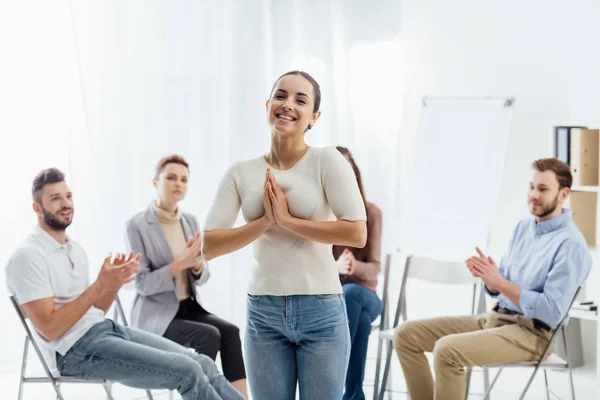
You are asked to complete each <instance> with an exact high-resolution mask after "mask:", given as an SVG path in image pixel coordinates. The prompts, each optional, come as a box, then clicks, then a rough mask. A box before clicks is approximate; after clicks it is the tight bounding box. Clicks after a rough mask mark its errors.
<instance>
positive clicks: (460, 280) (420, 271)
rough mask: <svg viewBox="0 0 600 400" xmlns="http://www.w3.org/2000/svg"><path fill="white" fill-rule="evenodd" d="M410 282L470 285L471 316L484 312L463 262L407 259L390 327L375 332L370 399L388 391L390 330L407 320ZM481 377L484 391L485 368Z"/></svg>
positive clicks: (479, 294) (480, 294) (476, 283)
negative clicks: (471, 290)
mask: <svg viewBox="0 0 600 400" xmlns="http://www.w3.org/2000/svg"><path fill="white" fill-rule="evenodd" d="M397 257H400V254H398V255H397ZM410 279H416V280H420V281H425V282H430V283H441V284H446V285H471V286H472V287H473V299H472V305H471V313H472V314H473V315H475V314H480V313H483V312H485V296H484V294H483V291H482V289H481V283H480V282H479V280H478V279H475V278H473V276H472V275H471V273H470V272H469V270H468V269H467V267H466V266H465V264H464V263H463V262H448V261H439V260H434V259H431V258H425V257H419V256H409V257H407V259H406V262H405V265H404V273H403V276H402V283H401V285H400V293H399V296H398V304H397V306H396V315H395V317H394V324H393V326H394V328H392V329H385V330H381V331H380V332H379V338H378V339H379V343H378V351H377V353H378V360H377V367H376V372H375V389H374V395H373V399H374V400H383V398H384V395H385V393H386V392H387V391H388V390H387V387H386V385H387V381H388V376H389V370H390V362H391V356H392V349H393V336H394V330H395V327H397V326H398V324H399V323H400V316H402V321H406V320H407V316H406V285H407V283H408V281H409V280H410ZM384 344H385V345H386V346H387V353H386V359H385V367H384V370H383V378H382V380H381V383H380V382H379V375H380V369H381V350H382V347H383V345H384ZM471 372H472V371H471V368H469V369H468V370H467V396H468V392H469V390H468V389H469V386H470V381H471ZM483 375H484V388H485V389H486V390H487V388H488V382H489V372H488V371H487V370H486V369H484V371H483ZM380 388H381V389H380Z"/></svg>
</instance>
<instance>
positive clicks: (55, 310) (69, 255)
mask: <svg viewBox="0 0 600 400" xmlns="http://www.w3.org/2000/svg"><path fill="white" fill-rule="evenodd" d="M32 195H33V201H34V203H33V209H34V211H35V212H36V214H37V215H38V223H39V225H38V226H37V227H36V228H35V231H34V232H33V233H32V234H31V235H30V236H29V237H27V239H26V240H25V241H24V243H23V244H22V245H21V246H20V247H19V248H18V249H17V250H15V251H14V253H13V254H12V256H11V257H10V259H9V261H8V265H7V266H6V277H7V279H6V281H7V285H8V289H9V292H11V293H12V294H13V295H15V297H16V299H17V301H18V302H19V304H21V307H22V308H23V310H24V312H25V313H26V314H27V316H28V317H29V319H30V320H31V322H32V323H33V326H34V327H35V329H36V331H37V332H38V334H39V335H40V336H41V339H42V340H41V344H42V345H43V346H44V347H45V348H46V350H49V351H48V353H49V354H51V355H52V356H51V357H50V358H51V359H49V360H47V361H48V362H49V364H50V365H53V364H54V363H56V365H57V368H58V371H59V372H60V373H61V375H63V376H73V377H95V378H102V379H108V380H111V381H114V382H120V383H122V384H124V385H128V386H133V387H137V388H141V389H171V390H177V391H179V393H180V394H181V396H182V398H183V399H184V400H197V399H207V400H209V399H210V400H225V399H235V400H241V399H243V397H242V396H241V395H240V394H239V392H238V391H237V390H235V389H234V388H233V386H231V384H230V383H229V382H228V381H227V380H226V379H225V377H223V376H222V375H221V374H220V373H219V371H218V370H217V367H216V365H215V363H214V362H213V361H212V360H211V359H210V358H209V357H207V356H204V355H201V354H197V353H196V352H194V351H193V350H192V349H187V348H185V347H182V346H180V345H178V344H176V343H174V342H171V341H170V340H168V339H165V338H163V337H160V336H157V335H153V334H150V333H147V332H142V331H139V330H136V329H132V328H128V327H123V326H120V325H118V324H115V323H114V322H113V321H111V320H109V319H106V318H105V313H106V312H107V311H108V309H109V308H110V306H111V304H112V303H113V301H114V299H115V298H116V296H117V293H118V291H119V289H120V288H121V286H122V285H123V284H125V283H127V282H129V281H131V280H132V279H134V277H135V275H134V274H135V273H136V272H137V271H138V264H139V259H140V255H139V254H138V255H136V256H135V257H134V256H133V254H130V255H129V257H126V256H125V255H117V256H116V257H114V259H113V258H112V257H111V256H109V257H107V258H106V259H105V260H104V264H103V265H102V268H101V270H100V273H99V274H98V277H97V278H96V280H95V281H94V282H93V283H92V284H91V285H90V284H89V265H88V260H87V256H86V254H85V251H84V249H83V248H82V247H81V246H80V245H79V244H78V243H77V242H74V241H73V240H72V239H71V238H70V237H68V236H67V235H66V232H65V230H66V229H67V227H68V226H69V225H70V224H71V221H72V219H73V199H72V195H71V191H70V189H69V187H68V185H67V183H66V182H65V176H64V174H63V173H62V172H60V171H59V170H57V169H55V168H50V169H46V170H43V171H41V172H40V173H39V174H38V175H37V176H36V178H35V179H34V181H33V187H32Z"/></svg>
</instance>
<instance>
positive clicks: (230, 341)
mask: <svg viewBox="0 0 600 400" xmlns="http://www.w3.org/2000/svg"><path fill="white" fill-rule="evenodd" d="M187 316H188V317H190V318H194V320H195V321H197V322H199V323H201V324H205V325H208V326H210V327H211V328H213V329H215V330H217V332H218V333H219V337H220V343H219V348H220V350H221V364H222V365H223V375H225V378H227V380H229V381H230V382H232V383H233V385H234V387H236V388H237V389H238V390H239V391H240V392H241V393H242V394H244V395H245V396H246V397H247V388H246V387H247V385H246V369H245V366H244V358H243V353H242V341H241V340H240V330H239V328H238V327H237V326H235V325H234V324H232V323H231V322H228V321H225V320H224V319H222V318H219V317H217V316H216V315H214V314H211V313H209V312H208V311H206V310H205V309H204V308H203V307H202V306H201V305H199V304H198V305H197V307H195V310H194V312H193V314H192V313H189V314H188V315H187Z"/></svg>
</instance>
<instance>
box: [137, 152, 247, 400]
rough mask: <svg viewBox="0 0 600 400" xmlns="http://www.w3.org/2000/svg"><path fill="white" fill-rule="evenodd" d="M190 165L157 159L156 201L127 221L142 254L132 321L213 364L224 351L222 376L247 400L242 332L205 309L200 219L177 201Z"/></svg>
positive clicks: (173, 158) (205, 274) (178, 158)
mask: <svg viewBox="0 0 600 400" xmlns="http://www.w3.org/2000/svg"><path fill="white" fill-rule="evenodd" d="M188 175H189V166H188V163H187V162H186V161H185V160H184V159H183V158H182V157H181V156H177V155H173V156H169V157H165V158H163V159H162V160H160V161H159V163H158V165H157V168H156V176H155V178H154V181H153V182H154V186H155V187H156V189H157V193H158V198H157V200H156V201H153V202H152V203H151V204H150V205H149V206H148V208H147V209H146V210H145V211H142V212H140V213H138V214H136V215H135V216H133V218H131V219H130V220H129V221H128V222H127V239H128V241H129V247H130V248H131V251H134V252H136V253H140V254H142V258H141V260H140V272H139V273H138V275H137V278H136V289H137V294H136V297H135V301H134V303H133V310H132V314H131V323H132V325H133V326H134V327H137V328H140V329H143V330H146V331H149V332H153V333H156V334H158V335H162V336H164V337H166V338H167V339H171V340H173V341H174V342H176V343H179V344H181V345H183V346H187V347H192V348H194V349H195V350H196V351H197V352H198V353H201V354H206V355H207V356H209V357H211V358H212V359H213V360H214V359H215V358H216V356H217V353H218V352H219V351H221V362H222V365H223V375H225V377H226V378H227V379H228V380H229V381H230V382H231V383H232V384H233V386H234V387H235V388H236V389H238V390H239V391H240V393H242V395H244V397H246V398H248V395H247V389H246V371H245V367H244V361H243V357H242V345H241V341H240V334H239V329H238V327H237V326H235V325H233V324H232V323H230V322H227V321H225V320H223V319H221V318H219V317H217V316H215V315H213V314H211V313H209V312H208V311H206V310H205V309H204V308H203V307H202V306H201V305H200V304H199V303H198V301H197V296H196V286H198V285H202V284H203V283H205V282H206V281H207V280H208V278H209V276H210V272H209V270H208V265H207V263H206V262H205V260H204V257H203V256H202V253H201V238H200V233H199V232H200V227H199V226H198V221H197V220H196V218H195V217H194V216H193V215H191V214H188V213H185V212H182V211H181V210H180V208H179V207H178V203H179V202H180V201H181V200H183V199H184V197H185V195H186V192H187V182H188Z"/></svg>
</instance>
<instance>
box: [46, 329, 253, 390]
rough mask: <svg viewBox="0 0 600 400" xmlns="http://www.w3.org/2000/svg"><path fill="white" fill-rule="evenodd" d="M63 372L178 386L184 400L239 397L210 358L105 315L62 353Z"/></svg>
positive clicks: (134, 384) (155, 386) (141, 385)
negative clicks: (112, 319) (118, 323)
mask: <svg viewBox="0 0 600 400" xmlns="http://www.w3.org/2000/svg"><path fill="white" fill-rule="evenodd" d="M56 361H57V364H58V370H59V371H60V373H61V375H62V376H73V377H90V378H101V379H108V380H111V381H114V382H119V383H122V384H124V385H127V386H132V387H136V388H140V389H171V390H177V391H178V392H179V393H180V394H181V397H182V398H183V399H184V400H200V399H202V400H229V399H233V400H243V399H244V398H243V397H242V395H241V394H240V393H239V392H238V391H237V390H235V389H234V388H233V386H231V384H230V383H229V382H228V381H227V380H226V379H225V377H224V376H223V375H221V374H220V373H219V371H218V369H217V366H216V364H215V363H214V361H213V360H211V359H210V358H209V357H207V356H205V355H202V354H198V353H196V352H195V351H194V350H192V349H189V348H186V347H183V346H180V345H178V344H177V343H175V342H172V341H170V340H168V339H165V338H163V337H160V336H158V335H154V334H152V333H147V332H143V331H140V330H137V329H132V328H128V327H123V326H120V325H117V324H115V323H114V322H113V321H111V320H109V319H107V320H104V321H103V322H99V323H97V324H96V325H94V326H93V327H92V328H91V329H90V330H89V331H88V332H87V333H86V334H85V335H84V336H83V337H82V338H81V339H79V340H78V341H77V343H75V345H74V346H73V347H72V348H71V349H70V350H69V351H68V352H67V354H65V355H64V356H61V355H57V357H56Z"/></svg>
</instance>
